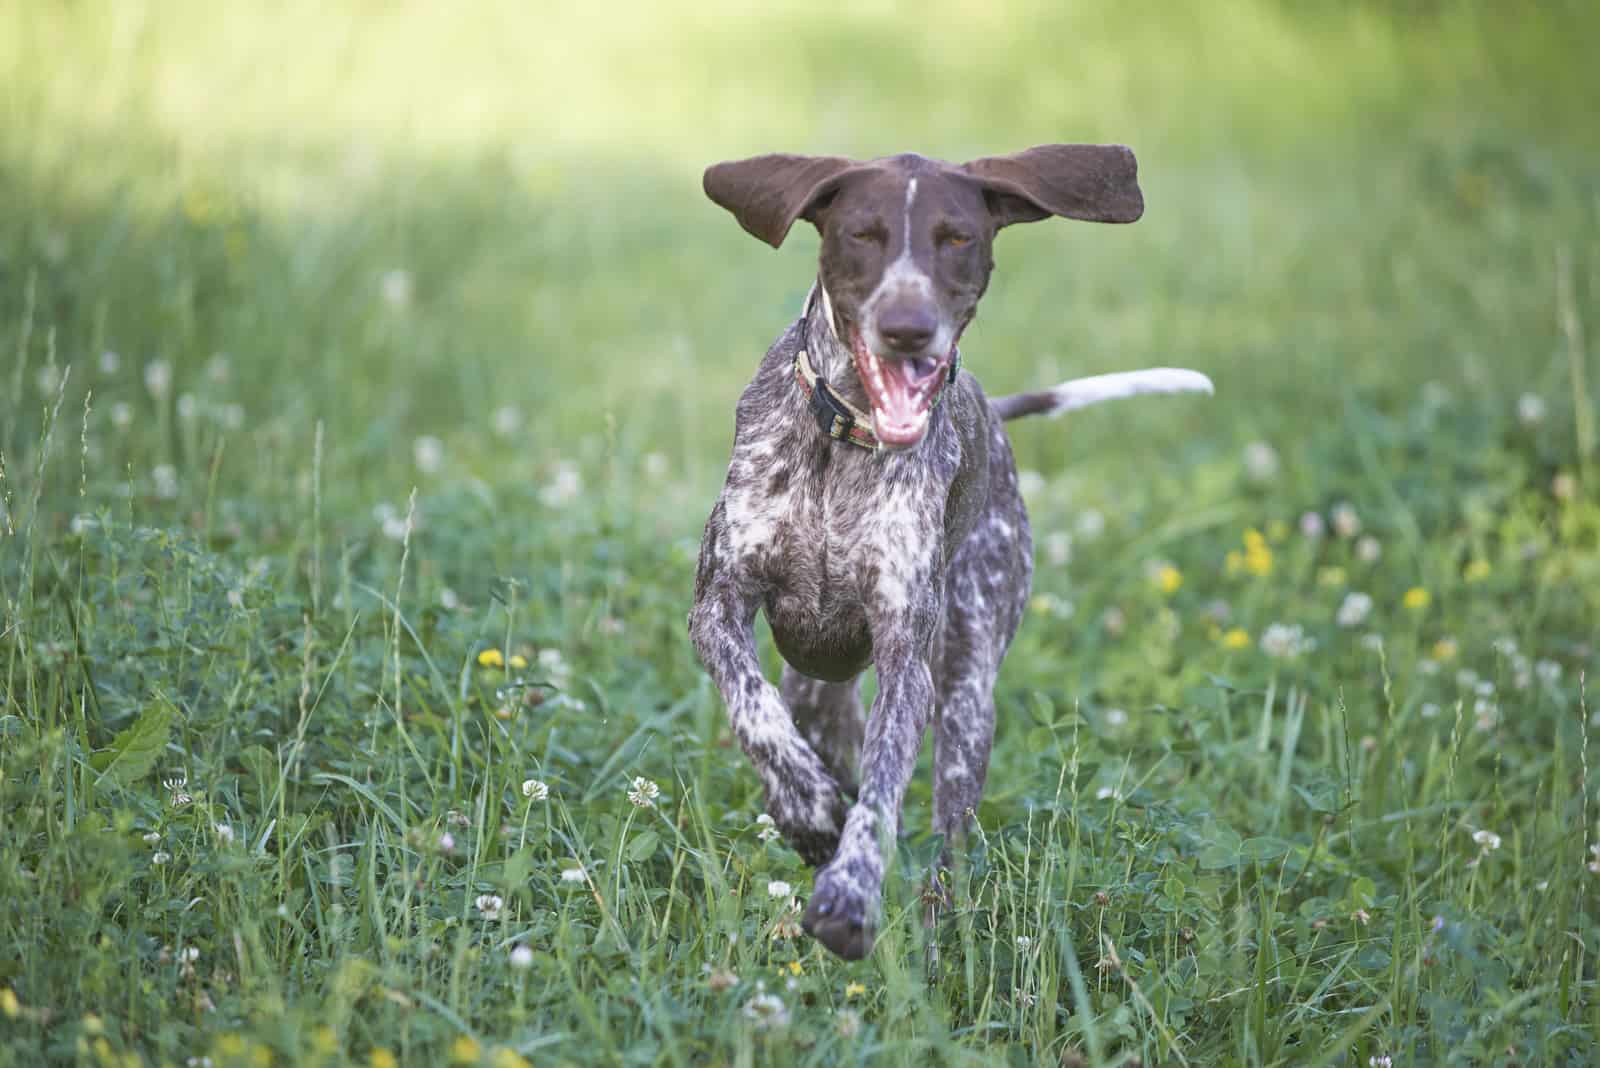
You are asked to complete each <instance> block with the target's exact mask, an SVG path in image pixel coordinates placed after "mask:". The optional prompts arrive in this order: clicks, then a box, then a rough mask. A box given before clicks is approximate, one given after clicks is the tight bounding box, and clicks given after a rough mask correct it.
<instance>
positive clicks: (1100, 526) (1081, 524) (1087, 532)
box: [1073, 508, 1106, 541]
mask: <svg viewBox="0 0 1600 1068" xmlns="http://www.w3.org/2000/svg"><path fill="white" fill-rule="evenodd" d="M1073 529H1074V530H1075V531H1076V532H1077V534H1078V537H1080V538H1082V539H1083V540H1084V541H1094V540H1095V539H1096V538H1098V537H1099V536H1100V535H1102V534H1104V533H1105V532H1106V517H1105V516H1104V515H1103V514H1101V512H1100V510H1099V509H1098V508H1085V509H1084V510H1083V511H1082V512H1079V513H1078V521H1077V522H1076V523H1075V524H1073Z"/></svg>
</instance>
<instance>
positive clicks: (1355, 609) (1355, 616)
mask: <svg viewBox="0 0 1600 1068" xmlns="http://www.w3.org/2000/svg"><path fill="white" fill-rule="evenodd" d="M1371 614H1372V598H1371V597H1370V596H1369V595H1367V594H1365V593H1347V594H1345V595H1344V600H1343V601H1342V602H1341V603H1340V604H1339V611H1338V613H1337V614H1336V615H1335V616H1334V621H1335V622H1336V623H1338V624H1339V626H1341V627H1359V626H1360V625H1361V624H1363V623H1365V622H1366V621H1367V617H1368V616H1369V615H1371Z"/></svg>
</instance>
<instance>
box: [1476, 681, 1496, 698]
mask: <svg viewBox="0 0 1600 1068" xmlns="http://www.w3.org/2000/svg"><path fill="white" fill-rule="evenodd" d="M1472 692H1473V693H1475V694H1477V695H1478V696H1479V697H1493V696H1494V683H1492V682H1490V681H1489V680H1488V679H1484V680H1483V681H1482V682H1480V683H1478V685H1476V686H1474V687H1473V688H1472Z"/></svg>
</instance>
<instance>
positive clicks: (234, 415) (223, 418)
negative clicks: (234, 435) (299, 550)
mask: <svg viewBox="0 0 1600 1068" xmlns="http://www.w3.org/2000/svg"><path fill="white" fill-rule="evenodd" d="M217 419H218V421H220V422H221V423H222V428H223V429H224V430H238V429H239V428H240V427H242V426H244V405H242V404H224V405H223V406H222V407H220V408H218V409H217Z"/></svg>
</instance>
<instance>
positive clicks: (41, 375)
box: [33, 363, 61, 396]
mask: <svg viewBox="0 0 1600 1068" xmlns="http://www.w3.org/2000/svg"><path fill="white" fill-rule="evenodd" d="M33 381H34V384H35V385H36V386H38V387H39V392H40V393H43V394H45V395H46V396H50V395H51V394H53V393H55V391H56V387H58V386H60V385H61V368H59V367H57V366H56V365H55V364H53V363H47V364H45V365H44V366H43V367H41V368H39V370H38V372H37V373H36V374H35V375H34V379H33Z"/></svg>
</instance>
